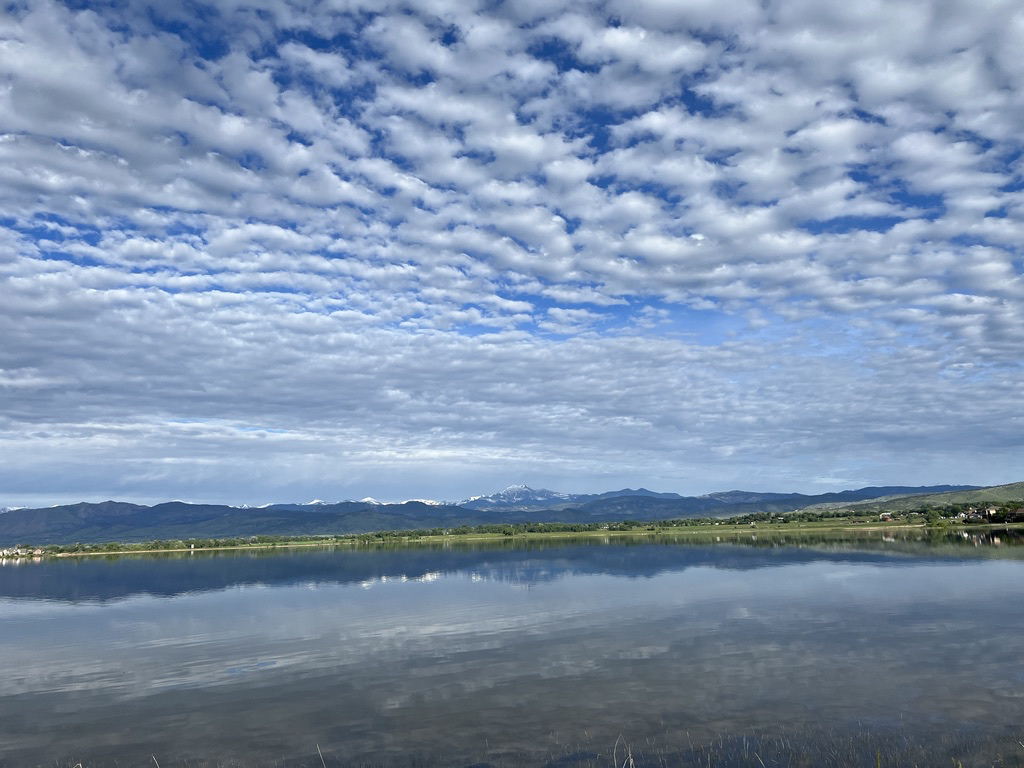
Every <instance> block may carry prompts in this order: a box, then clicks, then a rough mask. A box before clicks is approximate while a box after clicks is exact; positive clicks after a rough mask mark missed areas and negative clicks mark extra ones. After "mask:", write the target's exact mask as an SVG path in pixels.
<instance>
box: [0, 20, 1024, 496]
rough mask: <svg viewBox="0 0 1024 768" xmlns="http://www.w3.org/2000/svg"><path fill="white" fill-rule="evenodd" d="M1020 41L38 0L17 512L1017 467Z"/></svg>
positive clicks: (15, 254)
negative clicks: (99, 503)
mask: <svg viewBox="0 0 1024 768" xmlns="http://www.w3.org/2000/svg"><path fill="white" fill-rule="evenodd" d="M1022 26H1024V15H1022V14H1021V12H1020V10H1019V9H1018V8H1017V7H1016V6H1015V5H1014V4H1011V3H991V4H988V5H986V6H985V7H984V8H978V7H976V6H972V5H969V4H966V3H952V4H948V3H947V4H945V5H944V6H943V9H942V11H941V13H940V12H939V9H938V7H937V6H934V5H933V4H931V3H924V4H921V3H903V2H900V3H886V4H884V6H883V5H881V4H870V3H869V4H866V5H865V4H862V5H859V6H856V7H854V6H849V5H847V6H840V5H838V4H824V5H822V4H820V3H787V4H786V5H785V6H778V7H776V6H772V5H770V4H768V5H765V4H760V3H746V2H715V3H704V4H700V3H698V4H693V3H690V4H687V5H686V6H679V5H678V4H674V5H673V4H671V3H669V4H665V3H656V2H648V3H642V4H635V3H631V4H621V3H614V2H613V3H609V4H607V6H606V7H603V8H601V9H598V8H596V7H594V6H585V5H577V4H573V3H566V4H543V5H527V4H517V6H516V7H515V8H485V7H483V6H476V5H463V4H455V5H450V4H444V3H415V4H406V5H402V7H401V8H398V7H397V6H396V7H395V8H391V7H390V6H388V5H382V6H377V5H374V6H373V7H370V6H362V5H359V4H348V5H345V6H338V7H334V6H331V5H327V4H310V5H303V4H301V3H287V4H286V3H277V2H267V3H264V4H261V5H260V8H259V10H258V11H257V10H256V9H255V7H253V8H249V7H241V6H235V5H233V4H227V3H225V4H209V5H202V6H198V5H197V6H195V7H194V8H193V9H192V10H191V11H188V12H184V11H183V12H180V13H179V12H178V11H177V10H175V9H170V8H164V7H163V6H160V7H157V6H154V7H153V8H152V9H150V10H149V11H146V9H145V8H144V7H143V6H137V7H134V8H133V9H115V8H113V7H108V6H104V5H100V4H97V5H95V6H94V7H80V6H78V5H76V6H73V7H72V6H69V5H65V4H61V3H58V2H53V1H52V0H33V1H32V2H26V3H22V4H18V5H16V6H14V7H12V9H11V10H10V13H9V14H8V15H7V17H6V18H5V19H4V20H3V21H0V182H2V183H0V211H3V214H2V216H0V292H2V293H0V295H2V296H3V302H2V303H0V328H2V329H3V330H4V339H5V342H4V344H3V345H2V348H0V388H2V389H3V393H4V399H5V408H4V412H3V416H2V418H3V423H4V434H5V435H6V437H5V438H4V440H3V442H2V445H3V446H4V447H3V448H2V452H3V456H4V457H5V463H6V465H7V467H8V469H5V470H3V475H4V478H5V479H4V487H6V488H10V489H11V490H10V493H11V494H13V495H14V497H12V498H11V499H9V500H6V503H17V502H19V501H20V500H23V499H26V498H28V497H29V496H32V497H33V498H35V497H36V496H39V495H45V493H46V492H47V491H45V490H40V489H46V488H51V489H54V490H53V491H52V492H53V493H54V494H56V495H60V496H61V497H62V498H63V497H65V496H67V497H74V496H75V494H76V493H77V494H80V495H89V494H97V493H98V494H107V493H108V491H107V490H106V489H109V495H113V494H114V492H115V491H116V492H117V493H118V494H121V495H122V496H123V495H128V496H131V497H133V498H142V497H146V498H150V499H155V498H160V497H162V496H164V497H175V496H182V495H186V492H185V490H181V489H186V490H187V489H189V488H192V489H194V493H195V494H196V495H197V496H203V497H205V498H209V499H213V500H216V499H225V500H246V501H255V502H259V501H264V500H266V499H267V498H270V497H274V496H275V495H276V494H282V493H285V492H286V491H287V492H292V491H294V492H295V493H296V494H299V495H301V496H303V497H305V496H308V495H309V494H310V493H312V495H314V496H320V497H324V496H329V495H331V493H332V492H333V493H335V494H336V495H337V494H351V495H356V496H360V497H361V496H365V495H367V494H371V495H374V496H378V497H385V498H396V497H402V496H404V495H408V496H423V495H427V494H428V493H432V494H434V495H438V496H443V497H448V498H455V497H460V496H466V495H469V494H471V493H477V492H481V491H485V490H487V487H488V486H487V485H486V484H488V483H503V482H505V480H506V479H507V478H506V476H507V475H513V476H514V477H515V478H525V477H527V476H530V477H536V478H537V482H538V483H541V482H543V483H547V484H551V485H555V484H558V485H561V486H563V487H565V486H569V487H570V489H581V490H585V489H600V488H597V487H598V486H604V485H608V486H611V485H623V484H630V485H636V484H644V485H648V486H651V485H657V486H660V487H663V488H669V489H674V490H680V491H683V492H685V491H708V490H715V489H717V488H718V486H719V485H735V484H738V483H739V482H741V481H742V482H748V481H750V482H753V481H754V480H757V481H758V484H759V485H760V487H762V488H770V489H792V487H793V484H799V483H801V482H809V480H808V479H809V478H813V477H845V478H857V481H858V482H863V483H864V484H870V483H876V484H877V483H882V482H890V481H892V482H918V481H919V482H922V483H924V482H945V481H964V482H999V481H1010V480H1015V479H1017V478H1016V476H1015V475H1014V474H1013V473H1014V471H1015V470H1016V465H1015V463H1014V461H1013V456H1014V454H1015V452H1016V453H1017V454H1018V455H1019V449H1020V447H1021V446H1020V438H1019V434H1020V430H1019V418H1020V417H1019V416H1017V414H1016V411H1017V410H1019V409H1018V407H1017V403H1016V401H1017V400H1019V397H1017V394H1018V393H1017V391H1016V390H1015V388H1014V382H1015V381H1019V379H1020V375H1021V361H1022V359H1024V331H1021V330H1020V329H1021V328H1024V323H1022V322H1021V321H1022V319H1024V318H1022V315H1024V311H1022V301H1024V295H1022V294H1024V280H1022V269H1024V268H1022V261H1021V253H1020V245H1019V244H1020V242H1021V240H1022V234H1024V232H1022V229H1021V216H1020V212H1021V199H1022V198H1021V160H1020V156H1021V152H1022V149H1024V148H1022V146H1021V139H1020V136H1021V135H1022V133H1024V132H1022V130H1021V129H1022V127H1024V126H1022V125H1021V120H1022V118H1021V115H1024V104H1022V103H1021V93H1022V82H1021V81H1022V78H1024V68H1022V67H1021V65H1020V63H1019V57H1018V56H1016V53H1015V43H1016V37H1015V36H1014V34H1013V31H1014V30H1017V29H1020V28H1021V27H1022ZM936 414H938V415H939V417H938V418H937V417H936ZM182 424H188V425H190V426H189V427H188V428H187V429H185V428H182V427H181V426H180V425H182ZM908 455H915V456H916V459H915V462H914V464H913V466H908V465H907V463H906V457H907V456H908ZM60 467H66V468H74V469H68V470H67V471H62V470H60V469H59V468H60ZM146 467H148V468H146ZM243 467H244V468H246V469H244V470H243V469H242V468H243ZM274 467H279V468H280V470H279V471H275V470H274V469H273V468H274ZM58 474H59V475H61V476H62V478H63V479H62V480H61V481H60V482H59V483H57V482H56V481H55V480H54V477H55V476H56V475H58ZM228 478H237V479H236V480H231V479H228ZM396 478H401V480H396ZM418 484H422V487H421V486H420V485H418ZM480 484H484V485H483V486H482V487H481V485H480ZM414 486H415V487H414ZM239 495H246V496H247V498H245V499H239V498H238V496H239ZM254 496H255V497H256V498H253V497H254ZM0 501H3V500H0Z"/></svg>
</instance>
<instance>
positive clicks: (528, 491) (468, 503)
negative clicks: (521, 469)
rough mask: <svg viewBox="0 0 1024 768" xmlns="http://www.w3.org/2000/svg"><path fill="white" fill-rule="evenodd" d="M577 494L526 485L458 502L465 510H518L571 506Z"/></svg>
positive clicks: (510, 487)
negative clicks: (560, 505)
mask: <svg viewBox="0 0 1024 768" xmlns="http://www.w3.org/2000/svg"><path fill="white" fill-rule="evenodd" d="M578 498H579V496H578V494H572V493H561V492H559V491H551V490H548V489H547V488H539V489H535V488H531V487H530V486H528V485H510V486H509V487H508V488H505V489H504V490H501V491H498V492H497V493H492V494H491V495H489V496H473V497H472V498H469V499H466V500H464V501H460V502H459V506H460V507H465V508H466V509H519V508H530V507H537V506H545V505H557V504H571V503H573V502H575V501H577V499H578Z"/></svg>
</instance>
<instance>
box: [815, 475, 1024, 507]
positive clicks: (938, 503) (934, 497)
mask: <svg viewBox="0 0 1024 768" xmlns="http://www.w3.org/2000/svg"><path fill="white" fill-rule="evenodd" d="M1014 501H1024V482H1021V483H1007V484H1006V485H993V486H989V487H987V488H977V489H972V490H956V491H947V492H945V493H929V494H916V495H900V496H883V497H879V498H877V499H872V500H870V501H863V502H856V503H849V504H840V505H838V507H839V508H842V509H846V510H849V511H851V512H883V511H890V512H901V511H905V510H910V509H918V508H920V507H943V506H946V505H948V504H984V503H986V502H993V503H997V504H999V503H1006V502H1014ZM829 506H830V507H831V508H837V505H829ZM819 508H820V507H819Z"/></svg>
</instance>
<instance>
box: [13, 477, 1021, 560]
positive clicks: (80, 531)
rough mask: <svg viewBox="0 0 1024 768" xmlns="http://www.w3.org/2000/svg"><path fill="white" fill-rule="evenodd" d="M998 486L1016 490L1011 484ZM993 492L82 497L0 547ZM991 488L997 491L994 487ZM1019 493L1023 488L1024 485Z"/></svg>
mask: <svg viewBox="0 0 1024 768" xmlns="http://www.w3.org/2000/svg"><path fill="white" fill-rule="evenodd" d="M1016 485H1019V484H1016ZM995 488H996V489H998V488H1004V489H1005V488H1013V489H1014V490H1015V486H996V487H995ZM989 490H990V489H986V488H980V487H979V486H967V485H958V486H952V485H936V486H918V487H910V486H883V487H870V488H859V489H856V490H848V491H841V492H838V493H825V494H817V495H806V494H801V493H758V492H755V491H740V490H733V491H723V492H719V493H711V494H706V495H704V496H681V495H679V494H677V493H658V492H656V491H649V490H647V489H646V488H638V489H631V488H623V489H621V490H618V491H608V492H606V493H599V494H572V493H561V492H557V491H550V490H547V489H533V488H530V487H529V486H526V485H513V486H509V487H508V488H505V489H504V490H502V491H499V492H497V493H494V494H491V495H486V496H474V497H472V498H470V499H466V500H464V501H461V502H458V503H446V502H437V501H428V500H422V499H417V500H413V501H406V502H402V503H396V504H389V503H382V502H379V501H376V500H375V499H371V498H366V499H362V500H359V501H351V500H350V501H340V502H325V501H321V500H315V501H312V502H308V503H305V504H268V505H264V506H262V507H233V506H227V505H221V504H190V503H186V502H183V501H171V502H166V503H163V504H156V505H154V506H146V505H141V504H132V503H129V502H123V501H104V502H99V503H91V502H81V503H78V504H64V505H59V506H54V507H47V508H41V509H11V510H7V511H6V512H5V513H4V514H0V546H13V545H16V544H31V545H44V544H71V543H75V542H82V543H98V542H109V541H120V542H135V541H148V540H153V539H190V538H225V537H236V536H254V535H314V534H349V533H366V532H372V531H382V530H411V529H422V528H456V527H459V526H463V525H466V526H474V525H487V524H507V523H522V522H535V523H540V522H561V523H601V522H619V521H622V520H638V521H643V520H664V519H673V518H692V517H716V518H724V517H733V516H737V515H745V514H750V513H755V512H774V513H776V514H785V513H787V512H793V511H796V510H800V509H806V508H808V507H821V506H827V507H833V508H834V507H843V506H851V505H855V504H859V503H861V504H862V503H864V502H868V501H871V500H878V499H887V500H890V499H902V500H904V502H903V503H904V504H912V503H913V502H912V499H913V498H914V497H922V498H924V497H927V498H929V500H930V501H929V503H937V502H935V501H934V500H933V499H941V498H942V495H943V494H954V495H956V496H957V500H959V499H960V498H961V497H966V496H971V495H972V494H983V493H985V492H988V491H989ZM992 490H993V492H994V490H995V489H992ZM1021 490H1022V491H1024V487H1022V489H1021ZM936 494H939V495H938V496H935V495H936ZM1022 495H1024V494H1022ZM979 499H980V497H979Z"/></svg>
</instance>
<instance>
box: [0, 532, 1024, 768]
mask: <svg viewBox="0 0 1024 768" xmlns="http://www.w3.org/2000/svg"><path fill="white" fill-rule="evenodd" d="M923 537H924V534H920V533H918V534H914V535H912V536H908V537H907V539H906V540H903V539H893V538H892V536H891V535H890V534H885V535H884V538H883V534H880V533H876V534H865V536H864V537H863V538H862V539H861V540H859V541H838V540H828V539H821V540H819V539H811V538H797V537H772V536H766V535H764V534H753V533H752V534H750V535H749V536H747V535H744V536H742V537H740V538H738V539H736V540H734V541H731V542H714V541H712V540H708V541H706V542H697V541H696V540H694V539H692V538H685V539H684V538H680V539H676V540H673V539H670V538H660V537H653V536H652V537H650V538H646V539H639V538H638V539H610V540H602V539H600V538H587V539H579V540H572V539H559V540H546V541H543V542H542V541H538V540H519V539H513V540H503V541H496V542H494V541H492V542H488V543H480V544H478V545H473V544H470V543H464V542H457V541H447V542H440V543H437V544H430V545H420V546H398V545H393V546H380V547H365V546H364V547H360V548H346V547H338V548H333V549H313V550H294V549H274V550H260V551H225V552H207V553H195V554H179V555H164V556H122V557H116V558H63V559H48V560H44V561H42V562H39V563H27V562H21V563H19V564H15V563H13V562H11V561H6V562H4V563H3V564H2V565H0V621H2V623H0V766H5V767H6V766H10V767H11V768H13V766H22V765H40V766H43V765H45V766H69V767H70V766H75V765H77V764H79V763H81V764H82V766H83V767H84V768H88V767H89V766H101V765H103V766H105V765H110V766H113V765H118V766H130V765H149V766H153V765H159V766H161V768H169V767H170V766H186V765H187V766H215V765H216V766H229V765H239V766H240V765H245V766H257V765H282V766H285V765H287V766H292V765H295V766H297V765H307V766H323V765H327V766H334V765H382V766H413V765H416V766H428V765H438V766H542V765H549V766H612V765H615V766H616V768H619V767H620V766H623V765H631V764H632V765H634V766H648V765H649V766H675V765H679V766H689V765H693V766H696V765H704V766H707V765H712V766H740V765H743V766H757V765H762V764H763V765H764V766H766V768H767V766H770V765H793V766H799V765H808V766H824V765H837V766H839V765H864V766H868V765H870V766H876V765H877V764H881V765H913V764H918V765H947V766H949V765H954V766H956V765H957V764H958V763H959V764H962V765H963V766H973V765H979V766H980V765H986V766H989V765H993V764H998V765H1022V764H1024V744H1022V742H1024V725H1022V724H1024V560H1022V559H1021V558H1022V556H1024V546H1021V542H1020V541H1019V539H1017V538H1015V537H1014V536H1013V535H1012V534H1011V533H1005V532H1004V533H999V534H986V535H977V536H973V537H969V536H966V535H959V534H949V535H933V536H932V537H931V540H926V539H923ZM915 538H920V539H922V540H920V541H918V540H913V539H915ZM631 761H632V762H631ZM999 761H1001V762H999Z"/></svg>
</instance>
